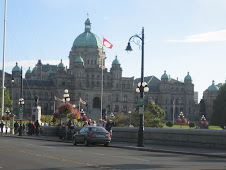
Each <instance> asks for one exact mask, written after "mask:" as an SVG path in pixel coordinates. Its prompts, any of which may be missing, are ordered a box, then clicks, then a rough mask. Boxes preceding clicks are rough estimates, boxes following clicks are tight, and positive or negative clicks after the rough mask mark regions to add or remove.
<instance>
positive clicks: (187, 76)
mask: <svg viewBox="0 0 226 170" xmlns="http://www.w3.org/2000/svg"><path fill="white" fill-rule="evenodd" d="M184 80H192V78H191V76H190V75H189V72H188V74H187V75H186V76H185V78H184Z"/></svg>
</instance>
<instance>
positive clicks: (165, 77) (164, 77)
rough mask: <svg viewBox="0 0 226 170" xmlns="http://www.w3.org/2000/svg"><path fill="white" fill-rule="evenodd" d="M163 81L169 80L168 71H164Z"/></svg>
mask: <svg viewBox="0 0 226 170" xmlns="http://www.w3.org/2000/svg"><path fill="white" fill-rule="evenodd" d="M161 79H169V76H168V75H167V74H166V70H165V71H164V74H163V75H162V77H161Z"/></svg>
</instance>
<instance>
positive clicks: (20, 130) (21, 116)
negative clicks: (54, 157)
mask: <svg viewBox="0 0 226 170" xmlns="http://www.w3.org/2000/svg"><path fill="white" fill-rule="evenodd" d="M19 105H20V110H19V116H20V128H19V136H22V130H23V128H22V120H23V112H24V107H23V106H24V99H23V98H20V99H19Z"/></svg>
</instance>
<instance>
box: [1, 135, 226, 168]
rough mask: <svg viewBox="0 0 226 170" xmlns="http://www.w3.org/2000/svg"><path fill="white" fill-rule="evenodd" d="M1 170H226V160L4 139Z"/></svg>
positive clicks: (2, 142) (2, 139) (2, 138)
mask: <svg viewBox="0 0 226 170" xmlns="http://www.w3.org/2000/svg"><path fill="white" fill-rule="evenodd" d="M0 141H1V145H0V158H1V159H0V169H84V170H86V169H87V170H88V169H226V159H222V158H213V157H202V156H193V155H182V154H172V153H160V152H147V151H136V150H129V149H120V148H114V147H104V146H101V145H99V146H92V145H91V146H89V147H86V146H84V145H78V146H74V145H72V143H63V142H53V141H43V140H32V139H19V138H13V137H4V136H0Z"/></svg>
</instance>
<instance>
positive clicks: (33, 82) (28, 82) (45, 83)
mask: <svg viewBox="0 0 226 170" xmlns="http://www.w3.org/2000/svg"><path fill="white" fill-rule="evenodd" d="M23 85H24V88H30V87H32V86H38V87H53V86H54V84H53V82H52V81H51V80H37V79H23Z"/></svg>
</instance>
